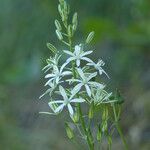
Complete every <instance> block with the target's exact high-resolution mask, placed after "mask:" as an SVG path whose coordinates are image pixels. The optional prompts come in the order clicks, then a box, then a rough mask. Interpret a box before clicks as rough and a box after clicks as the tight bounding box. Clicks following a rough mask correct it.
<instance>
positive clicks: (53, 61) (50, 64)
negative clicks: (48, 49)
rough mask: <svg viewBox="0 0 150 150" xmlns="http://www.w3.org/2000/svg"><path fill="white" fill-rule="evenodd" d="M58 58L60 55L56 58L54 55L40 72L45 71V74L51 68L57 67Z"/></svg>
mask: <svg viewBox="0 0 150 150" xmlns="http://www.w3.org/2000/svg"><path fill="white" fill-rule="evenodd" d="M60 57H61V55H60V56H58V55H57V54H56V55H55V57H50V58H49V59H47V65H46V66H45V67H44V68H43V69H42V70H45V72H47V71H49V70H50V69H51V68H53V67H54V66H57V65H58V61H59V59H60Z"/></svg>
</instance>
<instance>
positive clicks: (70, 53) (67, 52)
mask: <svg viewBox="0 0 150 150" xmlns="http://www.w3.org/2000/svg"><path fill="white" fill-rule="evenodd" d="M64 52H65V53H66V54H68V55H71V56H74V54H73V53H72V52H70V51H66V50H64Z"/></svg>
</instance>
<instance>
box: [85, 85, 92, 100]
mask: <svg viewBox="0 0 150 150" xmlns="http://www.w3.org/2000/svg"><path fill="white" fill-rule="evenodd" d="M85 88H86V91H87V94H88V96H89V97H91V89H90V87H89V86H88V85H87V84H85Z"/></svg>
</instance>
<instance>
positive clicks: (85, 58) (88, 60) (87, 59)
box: [81, 57, 92, 62]
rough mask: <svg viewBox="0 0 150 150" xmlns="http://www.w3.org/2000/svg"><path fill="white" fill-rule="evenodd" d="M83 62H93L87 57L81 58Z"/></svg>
mask: <svg viewBox="0 0 150 150" xmlns="http://www.w3.org/2000/svg"><path fill="white" fill-rule="evenodd" d="M81 59H82V60H85V61H87V62H92V60H91V59H90V58H87V57H81Z"/></svg>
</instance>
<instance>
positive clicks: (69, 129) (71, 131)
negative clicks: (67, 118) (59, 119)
mask: <svg viewBox="0 0 150 150" xmlns="http://www.w3.org/2000/svg"><path fill="white" fill-rule="evenodd" d="M65 125H66V133H67V136H68V138H69V139H72V138H73V137H74V134H73V130H72V129H71V127H70V126H69V124H68V123H65Z"/></svg>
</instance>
